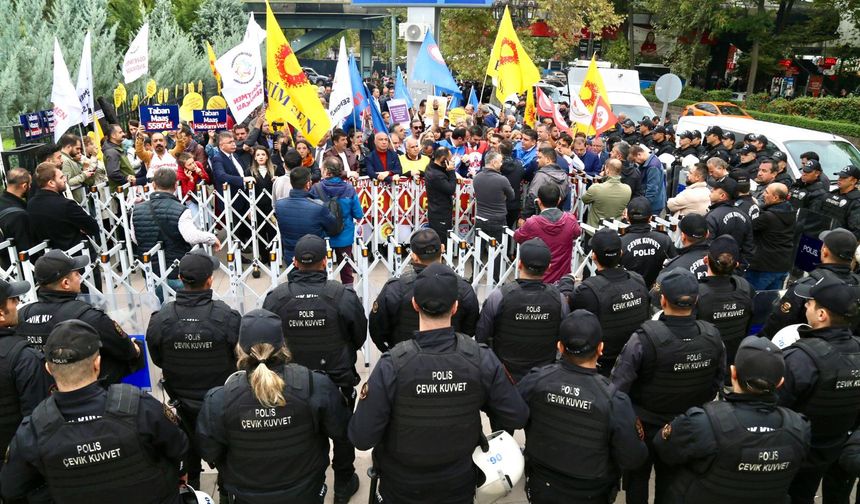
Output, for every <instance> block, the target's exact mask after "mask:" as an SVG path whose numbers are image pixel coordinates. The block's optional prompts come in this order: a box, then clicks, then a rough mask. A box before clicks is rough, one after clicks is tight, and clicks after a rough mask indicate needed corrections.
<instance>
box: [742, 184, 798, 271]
mask: <svg viewBox="0 0 860 504" xmlns="http://www.w3.org/2000/svg"><path fill="white" fill-rule="evenodd" d="M796 217H797V212H796V211H795V209H794V207H793V206H792V205H791V203H789V202H788V201H783V202H781V203H776V204H774V205H768V206H766V207H764V208H762V209H761V212H760V213H759V214H758V218H757V219H755V220H754V221H752V228H753V238H754V240H755V254H754V255H753V258H752V259H751V260H750V269H753V270H757V271H774V272H784V271H789V270H790V269H791V266H792V264H794V254H793V253H792V252H793V251H794V223H795V218H796Z"/></svg>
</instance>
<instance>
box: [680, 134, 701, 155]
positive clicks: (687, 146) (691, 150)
mask: <svg viewBox="0 0 860 504" xmlns="http://www.w3.org/2000/svg"><path fill="white" fill-rule="evenodd" d="M698 136H699V133H698V132H696V131H692V130H687V131H683V132H681V134H680V135H678V147H677V148H676V149H675V157H676V158H679V159H684V158H685V157H687V156H696V157H697V158H698V157H699V149H698V148H696V146H695V145H693V138H697V137H698Z"/></svg>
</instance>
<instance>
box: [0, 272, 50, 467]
mask: <svg viewBox="0 0 860 504" xmlns="http://www.w3.org/2000/svg"><path fill="white" fill-rule="evenodd" d="M29 291H30V284H29V283H27V282H7V281H6V280H2V279H0V449H2V450H3V453H6V448H7V447H8V446H9V441H11V440H12V437H13V436H14V435H15V430H16V429H17V428H18V425H19V424H20V423H21V420H23V419H24V417H26V416H28V415H29V414H30V413H31V412H32V411H33V409H34V408H35V407H36V405H37V404H39V403H40V402H41V401H42V399H44V398H46V397H48V391H49V390H50V388H51V384H52V383H51V382H52V380H51V378H50V376H49V375H48V374H47V373H46V372H45V370H44V360H43V358H42V355H41V353H39V352H38V351H36V350H34V349H33V348H30V347H29V346H28V345H27V340H26V339H25V338H22V337H21V336H16V335H15V326H16V325H18V303H19V300H18V297H19V296H23V295H24V294H26V293H27V292H29ZM2 467H3V460H2V459H0V468H2Z"/></svg>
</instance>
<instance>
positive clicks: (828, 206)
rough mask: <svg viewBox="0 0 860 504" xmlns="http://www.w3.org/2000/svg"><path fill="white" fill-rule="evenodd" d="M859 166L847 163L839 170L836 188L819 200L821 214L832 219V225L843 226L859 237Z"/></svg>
mask: <svg viewBox="0 0 860 504" xmlns="http://www.w3.org/2000/svg"><path fill="white" fill-rule="evenodd" d="M858 181H860V168H858V167H856V166H854V165H848V166H846V167H845V168H843V169H842V171H840V172H839V179H838V180H837V181H836V185H837V188H836V189H834V190H833V191H831V192H830V193H829V194H828V195H827V196H826V197H825V198H824V199H823V200H822V202H821V210H820V212H821V214H822V215H824V216H825V217H829V218H830V219H833V227H841V228H845V229H847V230H848V231H851V232H852V233H854V236H856V237H858V238H860V190H858V189H857V182H858Z"/></svg>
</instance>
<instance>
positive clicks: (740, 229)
mask: <svg viewBox="0 0 860 504" xmlns="http://www.w3.org/2000/svg"><path fill="white" fill-rule="evenodd" d="M708 185H709V186H711V206H710V207H708V213H707V215H705V220H706V221H707V223H708V232H709V234H710V236H711V239H714V238H716V237H718V236H722V235H724V234H728V235H731V236H732V238H734V239H735V241H736V242H738V246H739V247H740V249H741V264H742V265H743V268H744V269H745V268H746V266H747V265H748V264H749V261H750V259H752V257H753V255H754V254H755V241H754V239H753V232H752V220H751V219H750V217H749V215H747V213H745V212H743V211H740V210H738V209H737V208H736V207H735V198H736V197H737V191H738V182H737V181H736V180H735V179H733V178H731V177H724V178H723V179H722V180H708Z"/></svg>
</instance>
